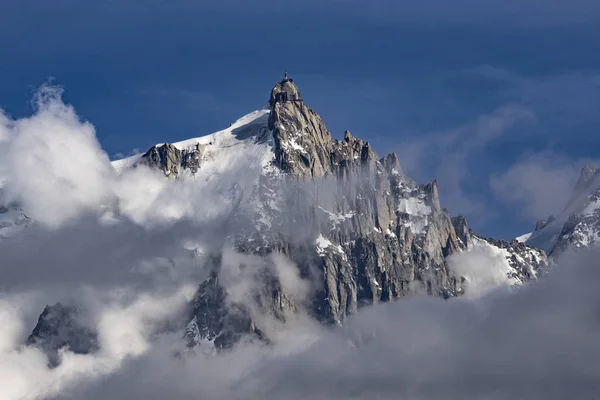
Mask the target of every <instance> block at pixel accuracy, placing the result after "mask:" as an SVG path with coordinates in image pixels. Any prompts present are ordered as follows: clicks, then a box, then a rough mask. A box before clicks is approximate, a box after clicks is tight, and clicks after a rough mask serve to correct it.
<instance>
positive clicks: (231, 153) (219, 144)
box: [112, 109, 274, 178]
mask: <svg viewBox="0 0 600 400" xmlns="http://www.w3.org/2000/svg"><path fill="white" fill-rule="evenodd" d="M268 116H269V110H268V109H267V110H257V111H253V112H251V113H249V114H247V115H245V116H243V117H242V118H240V119H238V120H237V121H236V122H234V123H233V124H231V126H230V127H229V128H227V129H224V130H221V131H218V132H215V133H212V134H210V135H206V136H201V137H197V138H192V139H187V140H184V141H181V142H176V143H170V144H167V143H159V144H157V145H155V146H153V147H152V148H151V149H150V150H149V151H148V152H147V153H146V154H136V155H134V156H131V157H127V158H124V159H122V160H115V161H113V162H112V165H113V167H114V168H115V169H116V170H117V171H122V170H124V169H126V168H130V167H134V166H135V165H137V164H138V163H140V162H143V161H144V157H145V156H147V155H148V154H149V152H150V151H152V149H155V148H162V147H164V146H172V147H173V148H175V149H177V150H179V151H181V152H185V153H190V152H193V151H195V150H196V149H198V148H202V151H201V152H198V154H197V155H198V159H197V162H198V163H199V164H201V165H202V168H199V170H200V171H201V172H200V175H202V176H203V177H204V178H209V177H211V176H212V177H218V174H219V173H220V172H223V171H224V169H226V168H227V167H228V166H229V165H230V164H231V163H237V162H244V160H246V161H245V162H249V163H255V162H257V161H258V163H259V165H260V166H261V167H263V168H266V167H268V165H269V163H270V162H271V161H272V160H273V158H274V155H273V149H272V146H273V144H272V135H271V132H270V131H269V129H268V126H267V122H268ZM254 166H255V165H250V166H249V167H254ZM181 172H188V171H185V168H181Z"/></svg>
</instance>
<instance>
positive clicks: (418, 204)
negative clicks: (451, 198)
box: [398, 197, 431, 216]
mask: <svg viewBox="0 0 600 400" xmlns="http://www.w3.org/2000/svg"><path fill="white" fill-rule="evenodd" d="M398 211H400V212H403V213H406V214H408V215H414V216H425V215H429V214H431V207H429V206H428V205H426V204H425V201H424V199H423V198H419V197H410V198H407V199H401V200H400V204H399V205H398Z"/></svg>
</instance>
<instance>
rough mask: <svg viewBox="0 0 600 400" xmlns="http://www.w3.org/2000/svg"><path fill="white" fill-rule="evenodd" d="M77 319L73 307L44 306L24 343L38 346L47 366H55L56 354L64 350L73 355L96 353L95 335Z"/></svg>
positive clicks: (57, 356)
mask: <svg viewBox="0 0 600 400" xmlns="http://www.w3.org/2000/svg"><path fill="white" fill-rule="evenodd" d="M79 317H80V310H78V309H77V308H75V307H71V306H65V305H63V304H61V303H56V304H55V305H53V306H46V308H44V311H43V312H42V314H41V315H40V317H39V319H38V322H37V325H36V326H35V328H34V329H33V332H32V333H31V335H29V337H28V338H27V344H28V345H32V346H37V347H39V348H40V349H41V350H42V351H43V352H44V353H45V354H46V355H47V357H48V363H49V365H50V366H57V365H58V364H59V354H58V351H59V350H60V349H62V348H65V347H67V348H68V349H69V350H70V351H72V352H73V353H76V354H87V353H91V352H94V351H96V350H97V349H98V342H97V334H96V332H95V331H94V329H92V328H90V327H88V326H86V324H84V323H83V322H82V321H81V320H80V318H79Z"/></svg>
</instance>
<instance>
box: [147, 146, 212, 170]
mask: <svg viewBox="0 0 600 400" xmlns="http://www.w3.org/2000/svg"><path fill="white" fill-rule="evenodd" d="M204 150H205V146H204V145H202V144H200V143H198V144H196V146H195V147H193V148H191V149H184V150H180V149H178V148H177V147H175V146H174V145H172V144H168V143H167V144H163V145H156V146H152V147H151V148H150V150H148V151H147V152H146V153H145V154H144V155H143V156H142V159H141V163H142V164H145V165H148V166H149V167H151V168H156V169H159V170H161V171H163V172H164V173H165V175H166V176H168V177H172V178H175V177H177V176H178V175H179V173H180V172H181V171H184V170H187V171H189V172H190V173H191V174H192V175H194V174H195V173H196V172H197V171H198V168H200V163H201V160H202V155H203V154H204Z"/></svg>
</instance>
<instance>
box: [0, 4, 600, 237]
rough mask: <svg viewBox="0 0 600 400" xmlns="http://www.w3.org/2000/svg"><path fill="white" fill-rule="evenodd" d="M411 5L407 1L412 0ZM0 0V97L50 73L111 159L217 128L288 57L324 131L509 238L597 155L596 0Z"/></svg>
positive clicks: (15, 98)
mask: <svg viewBox="0 0 600 400" xmlns="http://www.w3.org/2000/svg"><path fill="white" fill-rule="evenodd" d="M413 3H414V4H413ZM416 3H417V2H407V1H400V0H370V1H358V0H337V1H334V0H319V1H316V0H305V1H296V2H291V1H275V0H260V1H255V2H249V1H240V0H235V1H234V0H221V1H212V0H210V1H209V0H206V1H189V0H170V1H163V0H145V1H143V0H137V1H132V0H120V1H113V0H107V1H103V2H92V1H87V0H86V1H83V0H78V1H75V0H53V1H49V2H42V1H39V0H2V1H0V37H2V38H3V41H2V45H0V60H1V62H0V107H2V108H4V109H5V110H6V111H7V112H8V113H9V114H10V115H12V116H13V117H21V116H26V115H28V114H30V113H31V104H30V99H31V96H32V94H33V93H34V91H35V89H36V88H37V87H39V85H41V84H42V83H44V82H45V81H47V80H48V79H49V78H53V82H54V83H56V84H59V85H62V86H64V88H65V99H66V101H67V102H69V103H71V104H73V105H74V106H75V107H76V109H77V111H78V113H79V114H80V115H81V116H82V117H84V118H86V119H88V120H89V121H91V122H92V123H93V124H94V125H95V126H96V129H97V135H98V138H99V140H100V142H101V144H102V145H103V147H104V149H105V150H106V151H107V153H108V154H109V155H110V156H111V157H115V156H116V155H117V154H129V153H131V152H132V151H133V150H134V149H136V148H137V149H140V150H142V151H143V150H145V149H147V148H148V147H149V146H151V145H153V144H155V143H157V142H164V141H176V140H181V139H185V138H189V137H194V136H199V135H203V134H208V133H210V132H213V131H216V130H219V129H222V128H224V127H226V126H228V125H229V123H230V122H232V121H234V120H235V119H237V118H238V117H239V116H241V115H243V114H245V113H247V112H249V111H252V110H254V109H256V108H259V107H261V106H262V105H264V104H265V103H266V101H267V99H268V95H269V91H270V89H271V87H272V85H273V84H274V83H275V82H276V81H277V80H278V79H279V78H280V77H281V74H282V72H283V69H284V68H285V67H287V68H288V69H289V71H290V74H291V75H292V76H293V77H294V78H295V80H296V82H297V83H298V85H299V86H300V89H301V91H302V93H303V97H304V99H305V101H306V102H307V103H308V104H309V105H311V107H313V108H314V109H315V110H316V111H317V112H319V113H320V114H321V115H322V116H323V117H324V119H325V121H326V123H327V125H328V128H329V129H330V131H331V132H332V133H333V134H334V136H336V137H341V136H342V133H343V131H344V130H345V129H349V130H350V131H352V132H353V134H354V135H355V136H359V137H362V138H365V139H367V140H369V141H370V142H371V143H372V144H373V146H374V147H375V149H376V150H377V152H378V153H379V154H381V155H383V154H385V153H387V152H391V151H396V152H397V153H398V154H399V155H400V157H401V162H402V164H403V166H404V168H405V169H406V170H407V172H409V174H410V175H411V176H413V177H414V178H415V179H417V180H418V181H420V182H425V181H426V180H429V179H433V178H438V180H439V184H440V189H441V194H442V203H443V205H444V206H446V207H447V208H449V209H450V211H451V213H452V214H459V213H460V214H465V215H467V217H468V219H469V222H470V225H471V226H472V228H473V229H474V230H476V231H478V232H481V233H482V234H484V235H487V236H496V237H502V238H512V237H514V236H516V235H519V234H521V233H525V232H527V231H528V230H530V229H531V227H532V226H533V225H534V224H535V219H536V218H543V217H544V216H546V215H548V214H549V213H551V212H556V211H559V210H560V207H561V206H562V205H563V204H564V202H565V201H566V198H567V197H568V196H569V194H570V190H571V188H572V186H573V185H574V183H575V182H574V180H576V178H577V174H578V170H579V169H580V168H581V166H582V164H583V163H584V162H587V161H593V160H595V159H597V158H600V154H599V153H600V152H599V150H600V135H599V133H600V51H599V50H600V2H597V1H593V0H572V1H569V2H565V1H562V0H520V1H510V0H504V1H496V0H491V1H486V2H482V1H475V0H456V1H453V2H448V1H443V0H423V1H420V2H418V4H416Z"/></svg>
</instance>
